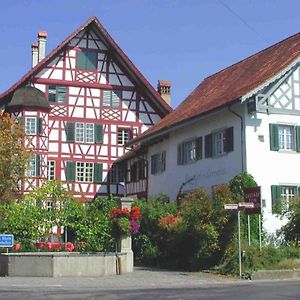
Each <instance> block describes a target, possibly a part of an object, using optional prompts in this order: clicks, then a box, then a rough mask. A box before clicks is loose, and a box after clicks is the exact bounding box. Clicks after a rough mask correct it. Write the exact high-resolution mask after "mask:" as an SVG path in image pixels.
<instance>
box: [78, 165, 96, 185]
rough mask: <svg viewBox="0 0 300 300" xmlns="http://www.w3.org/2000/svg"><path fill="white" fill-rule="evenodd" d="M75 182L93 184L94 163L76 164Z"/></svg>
mask: <svg viewBox="0 0 300 300" xmlns="http://www.w3.org/2000/svg"><path fill="white" fill-rule="evenodd" d="M75 172H76V173H75V175H76V177H75V178H76V181H77V182H93V178H94V163H91V162H76V171H75Z"/></svg>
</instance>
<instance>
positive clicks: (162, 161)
mask: <svg viewBox="0 0 300 300" xmlns="http://www.w3.org/2000/svg"><path fill="white" fill-rule="evenodd" d="M166 155H167V152H166V151H163V152H162V153H161V172H164V171H166Z"/></svg>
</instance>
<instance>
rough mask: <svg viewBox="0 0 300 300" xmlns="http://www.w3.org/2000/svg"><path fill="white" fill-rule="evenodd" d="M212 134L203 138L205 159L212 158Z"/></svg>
mask: <svg viewBox="0 0 300 300" xmlns="http://www.w3.org/2000/svg"><path fill="white" fill-rule="evenodd" d="M212 146H213V145H212V134H208V135H206V136H205V158H210V157H212V148H213V147H212Z"/></svg>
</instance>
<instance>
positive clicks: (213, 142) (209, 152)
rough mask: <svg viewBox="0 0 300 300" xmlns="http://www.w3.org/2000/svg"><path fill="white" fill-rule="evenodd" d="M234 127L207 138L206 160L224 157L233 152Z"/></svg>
mask: <svg viewBox="0 0 300 300" xmlns="http://www.w3.org/2000/svg"><path fill="white" fill-rule="evenodd" d="M233 145H234V143H233V127H229V128H226V129H224V130H220V131H217V132H214V133H211V134H208V135H206V136H205V158H210V157H218V156H222V155H224V154H225V153H228V152H232V151H233Z"/></svg>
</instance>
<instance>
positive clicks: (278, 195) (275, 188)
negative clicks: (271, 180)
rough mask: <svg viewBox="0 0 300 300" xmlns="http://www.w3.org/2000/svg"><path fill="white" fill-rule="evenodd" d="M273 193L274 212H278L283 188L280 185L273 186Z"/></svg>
mask: <svg viewBox="0 0 300 300" xmlns="http://www.w3.org/2000/svg"><path fill="white" fill-rule="evenodd" d="M271 193H272V212H273V213H276V212H278V203H279V201H280V198H281V186H280V185H272V186H271Z"/></svg>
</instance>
